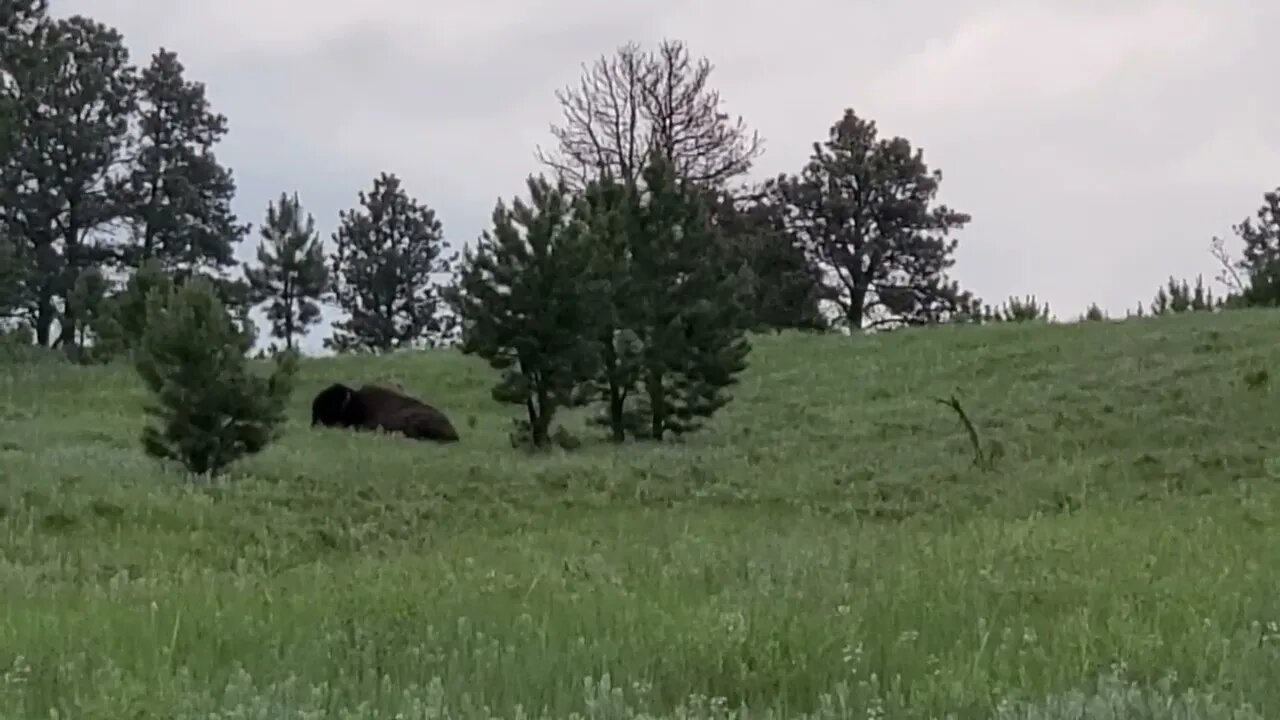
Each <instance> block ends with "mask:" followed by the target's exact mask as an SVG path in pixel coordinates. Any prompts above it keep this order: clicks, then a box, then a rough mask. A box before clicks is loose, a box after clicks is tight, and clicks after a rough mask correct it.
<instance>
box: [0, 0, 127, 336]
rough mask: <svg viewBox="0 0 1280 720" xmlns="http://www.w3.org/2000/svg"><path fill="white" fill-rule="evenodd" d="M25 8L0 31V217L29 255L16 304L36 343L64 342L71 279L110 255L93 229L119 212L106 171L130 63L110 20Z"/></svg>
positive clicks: (111, 163)
mask: <svg viewBox="0 0 1280 720" xmlns="http://www.w3.org/2000/svg"><path fill="white" fill-rule="evenodd" d="M21 14H22V15H23V19H22V20H21V22H15V23H14V24H13V25H10V24H9V23H7V22H6V23H5V29H4V31H3V33H0V34H2V35H3V41H4V45H5V53H4V54H3V61H2V62H3V68H2V69H3V70H4V71H5V72H4V74H6V75H7V80H8V81H7V82H4V83H0V99H2V100H3V102H4V103H6V104H7V105H8V106H9V108H10V111H11V119H12V123H13V133H12V135H11V139H12V141H13V142H12V143H11V147H10V152H9V153H8V158H7V161H6V162H5V163H4V164H3V165H2V166H0V225H2V226H3V227H4V231H5V233H6V234H8V235H9V236H10V237H13V238H16V239H17V241H18V245H19V246H20V252H19V254H20V255H21V256H22V257H24V258H25V259H26V260H25V272H24V273H23V276H22V278H21V283H22V287H21V288H20V290H19V295H20V297H21V302H22V307H21V308H19V312H20V313H21V315H22V316H23V317H25V319H26V320H28V321H29V323H30V325H31V326H32V327H33V328H34V330H35V335H36V341H37V342H38V343H39V344H41V345H45V346H48V345H56V344H60V343H64V342H65V343H68V344H69V343H70V342H71V341H72V339H73V336H74V332H75V328H76V326H77V323H76V320H75V318H74V317H71V316H70V315H69V310H68V308H67V307H66V301H67V298H68V296H69V294H70V293H71V292H72V290H73V287H74V283H75V280H76V278H77V277H79V275H80V272H81V271H83V270H84V269H85V268H87V267H95V266H100V265H102V264H103V263H104V262H106V261H108V260H109V259H110V252H109V250H110V249H109V248H108V247H106V244H105V243H104V242H101V241H100V237H99V235H98V231H100V230H103V229H105V228H106V227H107V226H108V224H109V223H110V222H111V221H113V220H115V219H117V218H118V216H119V207H118V205H117V203H116V202H115V198H114V197H113V195H112V193H111V182H110V179H111V177H112V176H113V175H114V174H115V173H116V172H117V171H118V170H119V169H120V168H121V167H122V166H123V164H124V163H125V161H126V160H127V158H128V154H129V146H130V136H129V118H130V116H131V113H132V112H133V109H134V106H135V102H134V95H133V89H134V80H135V72H134V68H133V67H132V66H131V65H130V64H129V53H128V50H127V49H126V48H125V45H124V40H123V38H122V37H121V35H120V33H119V32H118V31H116V30H115V29H113V28H110V27H107V26H106V25H103V24H101V23H98V22H95V21H93V20H91V19H89V18H86V17H83V16H78V15H77V16H72V17H69V18H65V19H51V18H48V17H46V16H44V14H43V12H38V11H32V10H31V7H27V8H25V9H24V10H23V12H22V13H21ZM6 20H12V17H10V18H6Z"/></svg>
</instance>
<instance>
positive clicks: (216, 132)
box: [116, 48, 249, 302]
mask: <svg viewBox="0 0 1280 720" xmlns="http://www.w3.org/2000/svg"><path fill="white" fill-rule="evenodd" d="M184 73H185V68H184V67H183V65H182V63H181V62H180V61H179V60H178V56H177V55H176V54H175V53H173V52H171V51H168V50H165V49H163V48H161V49H160V50H159V51H157V52H156V53H155V54H154V55H152V56H151V63H150V65H149V66H148V67H147V68H146V69H144V70H143V71H142V73H141V77H140V80H139V83H138V98H139V103H140V107H139V112H138V127H139V137H138V142H139V147H138V150H137V154H136V157H135V159H134V161H133V163H132V167H131V168H130V172H129V174H128V176H127V177H126V178H125V179H124V180H123V183H122V184H120V185H119V186H118V187H117V188H116V193H117V194H118V196H119V197H120V200H121V202H122V203H123V205H124V207H125V212H126V216H127V218H128V220H129V225H130V228H131V231H132V232H131V242H130V245H129V246H127V247H126V248H125V249H124V250H123V253H122V259H123V260H124V262H125V263H126V264H127V265H128V266H130V267H137V266H138V265H139V264H141V262H142V261H144V260H147V259H150V258H156V259H157V260H159V261H160V264H161V266H162V267H163V268H164V269H165V270H166V271H167V272H169V273H171V274H173V275H174V276H175V278H176V279H178V280H179V281H181V280H183V279H184V278H186V277H187V276H189V275H192V274H206V275H209V276H211V277H222V275H223V271H224V270H226V269H228V268H231V267H233V266H235V265H236V258H235V246H236V245H237V244H239V243H240V242H241V241H242V240H243V239H244V237H245V235H246V234H247V233H248V231H249V226H248V225H247V224H241V223H239V222H238V221H237V218H236V215H235V213H234V212H232V210H231V202H232V200H233V199H234V198H235V193H236V184H235V181H234V180H233V179H232V175H231V171H230V170H228V169H227V168H225V167H223V166H222V165H221V164H220V163H219V162H218V159H217V157H216V155H215V154H214V151H213V148H214V146H215V145H217V143H218V142H220V141H221V140H222V138H223V137H224V136H225V135H226V133H227V119H226V117H225V116H223V115H221V114H219V113H215V112H213V110H212V109H211V108H210V106H209V102H208V100H207V99H206V98H205V87H204V84H203V83H199V82H192V81H189V80H187V79H186V78H185V77H184ZM220 294H221V296H222V299H223V301H224V302H225V301H227V300H229V299H230V295H229V294H228V293H227V292H226V291H225V289H222V290H220Z"/></svg>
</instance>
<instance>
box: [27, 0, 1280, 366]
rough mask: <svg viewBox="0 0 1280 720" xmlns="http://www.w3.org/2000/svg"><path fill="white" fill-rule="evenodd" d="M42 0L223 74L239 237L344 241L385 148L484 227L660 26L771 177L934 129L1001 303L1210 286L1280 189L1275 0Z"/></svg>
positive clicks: (387, 163) (983, 290)
mask: <svg viewBox="0 0 1280 720" xmlns="http://www.w3.org/2000/svg"><path fill="white" fill-rule="evenodd" d="M51 5H52V8H53V11H54V12H55V13H56V14H59V15H63V14H71V13H83V14H88V15H91V16H93V17H94V18H96V19H98V20H101V21H103V22H105V23H108V24H110V25H113V26H115V27H116V28H118V29H119V30H120V31H121V32H123V33H124V35H125V37H126V40H127V42H128V44H129V46H130V49H131V51H132V52H133V54H134V59H135V62H136V63H138V64H145V63H146V62H147V59H148V57H149V55H150V54H151V53H152V52H153V51H154V50H155V49H156V48H158V47H160V46H164V47H166V48H168V49H171V50H174V51H176V52H177V53H178V56H179V58H180V59H181V60H182V61H183V62H184V63H185V64H186V66H187V70H188V75H189V77H190V78H191V79H196V80H201V81H204V82H205V83H207V85H208V92H209V97H210V100H211V102H212V103H213V105H214V107H215V109H217V110H218V111H220V112H222V113H224V114H226V115H227V116H228V118H229V121H230V128H231V129H230V132H229V134H228V136H227V139H226V140H225V141H224V143H223V144H222V145H221V147H220V149H219V154H220V157H221V158H222V159H223V160H224V161H225V162H226V163H227V164H228V165H230V166H231V167H232V168H233V170H234V172H235V176H236V179H237V182H238V183H239V188H240V191H239V196H238V199H237V202H236V209H237V212H238V213H239V214H240V216H241V217H242V218H244V219H245V220H248V221H251V222H253V223H254V224H255V235H254V237H253V240H252V242H251V243H246V245H253V246H256V243H257V236H256V225H257V224H258V223H259V222H260V221H261V219H262V217H263V213H264V211H265V208H266V205H267V203H268V201H270V200H273V199H274V198H275V197H276V196H278V194H279V193H280V192H281V191H282V190H287V191H295V190H296V191H297V192H298V193H299V195H300V198H301V200H302V202H303V204H304V205H305V206H306V208H307V209H308V210H310V211H311V212H312V213H313V214H314V215H315V216H316V220H317V224H318V226H319V228H320V230H321V232H322V234H323V235H324V236H325V237H327V236H328V235H329V234H330V233H331V232H332V230H333V228H334V225H335V223H336V221H337V214H338V211H339V210H340V209H344V208H348V207H351V206H352V205H353V204H355V202H356V199H357V198H356V193H357V192H358V191H359V190H362V189H366V188H368V187H369V186H370V184H371V182H372V179H373V177H374V175H376V174H377V173H378V172H379V171H381V170H388V171H392V172H395V173H397V174H399V175H400V176H401V177H402V178H403V179H404V181H405V183H406V187H407V189H408V191H409V192H410V193H411V194H413V195H414V196H415V197H417V198H419V199H420V200H422V201H424V202H426V203H427V204H429V205H430V206H432V207H434V208H435V209H436V210H437V212H438V213H439V215H440V218H441V220H442V222H443V224H444V229H445V233H446V235H447V236H448V238H449V239H450V241H451V242H453V243H471V242H473V241H474V239H475V237H476V236H477V234H478V233H479V232H480V230H481V229H482V228H483V227H484V226H485V224H486V223H487V222H488V220H489V215H490V212H491V211H492V208H493V204H494V202H495V200H496V199H497V198H498V197H499V196H502V197H510V196H511V195H512V194H513V193H517V192H520V191H521V190H522V185H523V182H524V178H525V177H526V175H527V174H528V173H530V172H531V171H536V170H540V169H542V168H541V166H539V165H538V164H537V162H536V160H535V159H534V156H533V152H534V149H535V147H536V146H537V145H538V144H539V143H541V144H543V145H544V146H547V145H548V144H549V140H550V134H549V131H548V126H549V124H550V123H551V122H554V121H557V120H558V119H559V117H560V114H559V108H558V106H557V104H556V102H555V98H554V95H553V93H554V91H555V90H556V89H558V88H561V87H563V86H565V85H567V84H570V83H573V82H574V81H576V80H577V78H578V77H579V76H580V73H581V64H582V63H583V62H590V61H592V60H593V59H595V58H597V57H598V56H600V55H601V54H602V53H611V52H612V51H613V50H614V49H615V48H616V47H617V46H618V45H620V44H622V43H624V42H627V41H629V40H635V41H638V42H640V43H642V44H644V45H645V46H646V47H652V46H653V45H654V44H656V43H657V42H658V41H659V40H660V39H662V38H663V37H672V38H677V39H682V40H684V41H686V42H687V43H689V45H690V48H691V50H692V51H693V53H694V54H695V55H698V56H706V57H708V58H710V59H711V60H712V62H713V63H715V65H716V70H715V72H714V73H713V74H712V82H713V83H714V84H715V86H716V87H717V88H719V89H720V90H721V93H722V97H723V100H724V102H725V105H724V108H725V110H727V111H728V112H730V113H732V114H734V115H738V114H741V115H742V116H743V117H744V118H745V119H746V121H747V122H748V123H749V124H750V126H751V127H753V128H754V129H757V130H759V131H760V132H761V134H762V135H763V136H764V137H765V139H766V142H767V145H766V151H765V154H764V156H763V157H762V158H761V160H760V161H759V163H758V164H757V169H756V175H757V176H760V177H763V176H766V175H773V174H776V173H778V172H782V171H786V172H795V171H798V170H799V169H800V168H801V167H802V165H803V163H804V162H805V160H806V158H807V156H808V153H809V151H810V146H811V143H812V142H814V141H815V140H820V139H822V138H824V137H825V135H826V132H827V129H828V128H829V127H830V125H831V124H832V123H833V122H834V121H835V120H837V119H838V118H839V117H840V114H841V112H842V111H843V109H844V108H845V107H852V108H854V110H855V111H856V112H858V113H859V114H860V115H863V116H865V117H870V118H872V119H874V120H876V122H877V123H878V125H879V127H880V130H881V132H882V133H883V134H888V135H903V136H905V137H907V138H908V139H909V140H911V142H912V143H913V144H915V145H916V146H918V147H921V148H923V150H924V153H925V159H926V161H927V162H928V163H929V164H930V165H931V167H934V168H937V169H940V170H941V171H942V172H943V184H942V191H941V193H940V199H941V200H942V201H944V202H946V203H948V204H949V205H952V206H953V207H955V208H957V209H960V210H963V211H966V212H969V213H971V214H972V215H973V222H972V223H971V224H970V225H969V226H968V227H967V228H965V230H963V231H962V232H961V233H960V234H959V235H958V237H959V240H960V246H959V250H958V252H957V258H958V262H957V265H956V268H955V270H954V275H955V277H956V278H958V279H959V280H960V282H961V283H962V284H963V285H964V286H966V287H967V288H969V289H971V290H973V291H974V292H976V293H977V294H979V295H980V296H982V297H983V298H985V299H987V300H988V301H999V300H1001V299H1004V298H1007V297H1008V296H1010V295H1023V294H1027V293H1035V294H1036V295H1038V296H1039V297H1040V298H1041V299H1043V300H1047V301H1049V303H1050V304H1051V306H1052V309H1053V310H1054V312H1055V314H1056V315H1057V316H1058V317H1060V318H1063V317H1073V316H1075V315H1077V314H1079V313H1080V312H1082V311H1083V310H1084V309H1085V307H1086V306H1087V305H1088V304H1089V302H1091V301H1095V302H1097V303H1099V304H1100V305H1101V306H1103V308H1104V309H1106V310H1108V311H1110V312H1111V313H1113V314H1123V312H1124V310H1125V309H1126V308H1132V307H1133V306H1135V305H1136V304H1137V303H1138V302H1139V301H1141V302H1143V303H1144V304H1145V303H1147V302H1148V301H1149V300H1150V298H1151V296H1152V294H1154V292H1155V290H1156V288H1157V286H1158V285H1159V284H1161V283H1162V282H1163V281H1164V280H1165V279H1166V278H1167V277H1168V276H1169V275H1170V274H1173V275H1176V276H1179V277H1184V276H1185V277H1194V276H1195V275H1196V274H1197V273H1203V274H1204V275H1205V279H1206V280H1210V279H1211V278H1212V276H1213V275H1214V274H1215V273H1216V269H1215V264H1214V261H1213V258H1212V256H1211V255H1210V254H1209V245H1208V244H1209V241H1210V239H1211V238H1212V236H1214V235H1215V234H1218V235H1228V234H1229V233H1230V226H1231V225H1232V224H1233V223H1237V222H1239V221H1240V220H1241V219H1243V218H1244V217H1246V216H1248V215H1251V214H1252V213H1253V212H1254V211H1255V210H1256V209H1257V208H1258V206H1259V205H1260V204H1261V202H1262V193H1263V192H1264V191H1267V190H1270V189H1273V188H1275V187H1276V186H1277V185H1280V93H1277V92H1276V88H1277V85H1276V79H1275V75H1274V72H1275V71H1276V69H1277V68H1278V66H1277V62H1276V57H1277V56H1276V48H1275V44H1274V43H1275V38H1276V35H1275V32H1276V28H1277V27H1280V3H1277V2H1275V0H1213V1H1212V2H1211V1H1209V0H894V1H893V2H889V1H888V0H874V2H873V1H871V0H789V1H788V2H776V1H770V2H765V1H764V0H697V1H696V2H694V1H693V0H684V1H677V0H643V1H641V0H608V2H605V1H603V0H473V1H471V2H457V3H453V2H449V3H446V2H442V1H434V2H427V1H424V0H361V1H359V2H352V1H351V0H344V1H342V2H338V1H337V0H216V1H213V0H52V2H51ZM1268 70H1270V71H1271V73H1268ZM1231 238H1232V240H1233V242H1232V243H1231V245H1230V246H1231V247H1232V249H1233V251H1236V252H1237V254H1238V248H1237V246H1236V244H1235V242H1234V236H1231ZM250 250H251V248H249V247H246V251H250ZM245 254H246V255H247V254H248V253H247V252H246V253H245ZM263 330H264V332H265V330H266V328H263ZM323 334H325V333H323V332H318V331H317V332H315V333H314V335H315V337H313V338H311V339H310V341H309V342H308V343H307V347H309V348H314V347H316V346H318V344H319V341H320V336H321V335H323Z"/></svg>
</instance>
